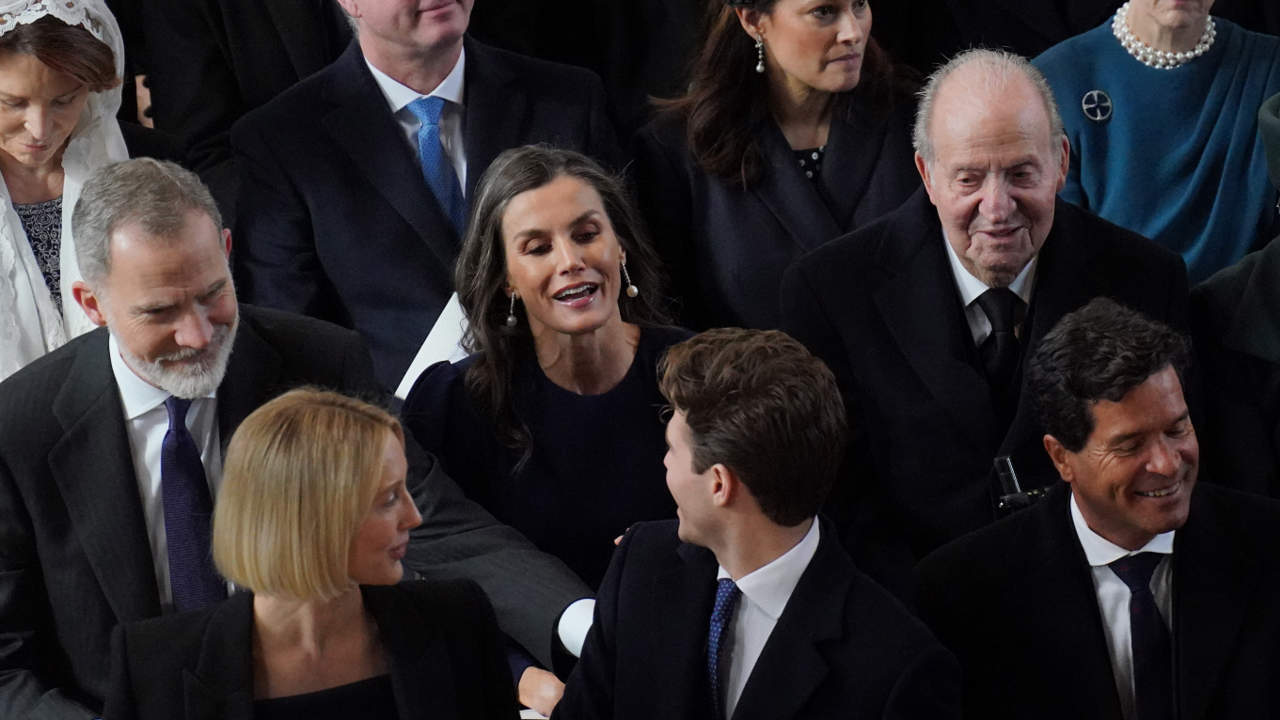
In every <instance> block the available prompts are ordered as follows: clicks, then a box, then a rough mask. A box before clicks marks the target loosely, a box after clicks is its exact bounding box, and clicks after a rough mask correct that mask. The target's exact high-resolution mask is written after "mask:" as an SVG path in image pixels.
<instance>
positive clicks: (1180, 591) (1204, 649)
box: [1173, 493, 1259, 720]
mask: <svg viewBox="0 0 1280 720" xmlns="http://www.w3.org/2000/svg"><path fill="white" fill-rule="evenodd" d="M1196 495H1197V497H1193V498H1192V501H1191V502H1192V507H1191V512H1190V514H1189V516H1188V518H1189V519H1188V520H1187V523H1186V525H1184V526H1183V527H1182V529H1181V530H1178V534H1177V536H1176V538H1175V540H1174V553H1173V628H1174V631H1173V639H1174V643H1173V659H1174V678H1175V679H1174V683H1175V688H1176V691H1177V693H1178V698H1179V701H1180V702H1179V703H1178V706H1179V710H1180V711H1181V714H1180V715H1179V717H1180V718H1182V720H1202V719H1203V720H1208V717H1207V715H1206V712H1207V710H1208V706H1209V702H1210V700H1211V699H1212V698H1213V697H1214V696H1215V695H1216V694H1217V693H1218V687H1219V685H1220V684H1221V681H1222V674H1223V669H1224V667H1225V666H1226V664H1227V661H1228V660H1230V659H1231V653H1232V651H1233V650H1234V649H1235V647H1236V646H1237V637H1238V636H1239V635H1240V632H1241V630H1242V623H1243V621H1244V617H1245V615H1246V614H1247V613H1246V612H1245V610H1246V608H1248V607H1249V605H1250V598H1251V597H1252V590H1253V586H1254V585H1255V584H1256V583H1257V580H1258V577H1259V568H1258V567H1257V558H1258V556H1256V555H1253V554H1251V553H1248V552H1227V551H1224V550H1225V549H1227V548H1238V547H1241V543H1240V541H1233V540H1230V539H1225V537H1224V536H1226V535H1227V533H1229V532H1230V530H1229V528H1230V527H1231V522H1232V520H1231V519H1230V518H1222V517H1218V516H1217V514H1216V513H1213V511H1212V508H1211V507H1210V506H1209V505H1208V504H1207V503H1204V502H1202V501H1201V497H1202V494H1201V493H1197V494H1196Z"/></svg>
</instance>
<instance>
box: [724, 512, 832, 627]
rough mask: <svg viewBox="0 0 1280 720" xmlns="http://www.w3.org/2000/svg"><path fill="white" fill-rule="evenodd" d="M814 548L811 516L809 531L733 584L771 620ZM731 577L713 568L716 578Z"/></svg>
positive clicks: (815, 531) (788, 596)
mask: <svg viewBox="0 0 1280 720" xmlns="http://www.w3.org/2000/svg"><path fill="white" fill-rule="evenodd" d="M817 551H818V520H817V518H814V519H813V521H812V522H811V524H810V526H809V532H807V533H805V534H804V537H803V538H801V539H800V542H798V543H796V544H795V546H793V547H792V548H791V549H790V550H788V551H786V552H785V553H783V554H781V555H779V556H778V557H777V558H775V559H774V560H773V561H771V562H769V563H768V564H766V565H763V566H761V567H759V568H756V569H755V570H752V571H751V572H749V573H747V574H746V575H743V576H742V577H741V578H740V579H739V580H737V581H735V583H734V584H736V585H737V586H738V589H739V590H741V591H742V595H743V596H744V597H746V598H747V599H749V600H750V601H751V602H753V603H755V604H756V605H758V606H759V607H760V609H762V610H764V611H765V613H766V614H768V615H769V617H770V618H772V619H773V620H774V621H775V622H776V621H777V620H778V618H779V617H781V616H782V611H783V610H785V609H786V607H787V601H788V600H790V599H791V593H792V592H793V591H794V590H795V589H796V585H797V584H798V583H799V582H800V576H801V575H803V574H804V570H805V568H807V567H809V561H810V560H812V559H813V554H814V553H815V552H817ZM729 577H732V576H731V575H729V571H728V570H725V569H724V568H723V567H721V568H719V570H718V571H717V572H716V579H717V580H720V579H722V578H729Z"/></svg>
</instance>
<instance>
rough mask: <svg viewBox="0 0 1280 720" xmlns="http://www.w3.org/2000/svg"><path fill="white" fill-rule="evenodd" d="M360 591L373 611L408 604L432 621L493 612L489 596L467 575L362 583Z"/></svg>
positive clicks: (476, 617)
mask: <svg viewBox="0 0 1280 720" xmlns="http://www.w3.org/2000/svg"><path fill="white" fill-rule="evenodd" d="M363 591H364V596H365V600H366V602H368V603H369V605H370V608H371V610H373V611H374V612H375V613H378V612H381V613H387V612H390V613H393V614H397V615H398V614H401V613H400V612H398V611H396V610H389V608H395V607H397V606H400V607H402V608H404V607H406V606H411V607H413V608H414V609H415V611H416V612H417V613H418V614H420V615H421V616H422V617H423V618H425V619H428V620H431V621H433V623H435V622H438V621H440V620H442V619H449V620H462V621H466V623H471V622H475V621H482V618H484V617H486V616H487V617H492V616H493V610H492V606H491V605H490V603H489V598H488V596H487V595H485V594H484V590H482V589H481V588H480V586H479V585H478V584H477V583H476V582H475V581H474V580H471V579H468V578H453V579H448V580H405V581H403V582H400V583H398V584H396V585H370V586H365V587H364V588H363ZM445 626H447V624H446V625H445Z"/></svg>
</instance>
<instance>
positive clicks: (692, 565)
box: [552, 520, 959, 720]
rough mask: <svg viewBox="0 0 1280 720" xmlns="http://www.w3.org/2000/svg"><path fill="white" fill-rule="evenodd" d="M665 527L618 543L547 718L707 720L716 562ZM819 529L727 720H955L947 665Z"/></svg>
mask: <svg viewBox="0 0 1280 720" xmlns="http://www.w3.org/2000/svg"><path fill="white" fill-rule="evenodd" d="M677 526H678V521H675V520H667V521H661V522H650V523H638V524H637V525H635V526H633V527H632V528H631V529H630V530H629V531H628V532H627V534H626V536H625V537H624V538H623V541H622V544H621V545H619V547H618V549H617V552H616V554H615V555H614V558H613V562H612V563H611V564H610V566H609V571H608V573H607V574H606V575H605V578H604V582H603V583H601V586H600V594H599V598H598V599H597V601H596V613H595V624H594V625H593V626H592V628H591V632H590V633H588V635H587V642H586V645H585V646H584V648H583V651H582V658H581V660H579V662H578V665H577V667H576V668H574V671H573V675H572V676H570V678H569V682H568V684H567V686H566V688H565V693H564V697H563V698H562V699H561V700H560V704H559V705H557V706H556V711H555V714H554V715H553V716H552V717H553V718H554V719H556V720H581V719H584V718H592V719H595V718H602V719H603V718H617V719H618V720H627V719H629V718H636V719H640V718H644V719H645V720H648V719H649V718H667V719H669V720H681V719H683V718H689V719H690V720H692V719H693V718H707V717H710V716H711V695H710V692H709V690H708V684H707V672H706V667H707V665H706V657H707V656H706V646H707V631H708V626H709V621H710V618H711V607H712V604H713V603H714V601H715V594H716V568H717V563H716V558H715V556H714V555H713V554H712V553H711V551H709V550H707V549H706V548H702V547H698V546H695V545H689V544H687V543H682V542H680V540H679V538H678V537H677V536H676V528H677ZM821 530H822V532H821V535H820V537H819V541H818V550H817V552H816V553H815V554H814V556H813V559H812V560H811V561H810V562H809V567H807V568H806V569H805V571H804V574H803V575H801V577H800V582H799V584H797V585H796V588H795V590H794V591H793V592H792V594H791V599H790V600H789V601H788V602H787V605H786V609H785V610H784V611H783V613H782V616H781V617H779V618H778V624H777V625H776V626H775V627H774V630H773V634H772V635H770V636H769V640H768V641H767V643H766V644H765V647H764V650H763V651H762V652H761V654H760V658H759V659H758V660H757V661H756V665H755V668H754V669H753V670H752V672H751V676H750V679H749V680H748V681H747V685H746V687H745V688H744V689H743V691H742V695H741V697H740V699H739V700H738V705H737V707H736V709H735V710H734V713H733V717H732V718H731V719H730V720H766V719H767V720H786V719H787V718H826V717H832V718H834V717H841V718H849V717H857V718H863V717H867V718H902V719H903V720H905V719H906V718H920V719H921V720H924V719H926V718H928V719H931V720H932V719H941V718H956V717H959V707H958V706H959V677H958V672H957V668H956V663H955V659H954V658H953V657H952V656H951V655H950V654H949V653H948V652H947V651H946V650H944V649H943V648H942V647H940V646H939V645H938V643H937V641H936V640H934V638H933V636H932V635H930V634H929V632H928V631H927V630H926V629H925V628H924V627H923V626H922V625H921V624H920V621H918V620H916V619H915V618H914V617H912V616H911V615H910V614H908V613H907V611H906V609H905V608H903V607H902V606H901V605H900V604H898V602H897V601H896V600H894V599H893V598H892V597H890V596H889V594H888V593H887V592H885V591H884V589H882V588H881V587H880V586H878V585H876V584H875V583H874V582H872V581H871V580H870V579H868V578H867V577H866V576H865V575H863V574H862V573H860V572H858V570H857V569H855V568H854V567H853V563H852V562H851V561H850V560H849V556H848V555H846V554H845V552H844V550H843V549H842V548H841V547H840V543H839V542H838V540H837V538H836V537H835V535H834V533H833V532H832V530H831V526H830V525H829V524H824V525H823V526H822V529H821Z"/></svg>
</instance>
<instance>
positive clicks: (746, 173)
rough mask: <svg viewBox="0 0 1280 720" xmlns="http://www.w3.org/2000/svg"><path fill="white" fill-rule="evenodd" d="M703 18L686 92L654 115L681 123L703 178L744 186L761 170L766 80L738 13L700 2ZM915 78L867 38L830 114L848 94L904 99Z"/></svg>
mask: <svg viewBox="0 0 1280 720" xmlns="http://www.w3.org/2000/svg"><path fill="white" fill-rule="evenodd" d="M704 2H706V3H707V15H706V17H705V19H704V22H703V27H704V28H705V31H704V33H703V40H702V46H701V49H700V50H699V51H698V54H697V55H696V56H695V58H694V60H693V64H692V67H691V68H690V71H689V86H688V87H689V89H688V91H687V92H686V93H685V94H684V95H683V96H681V97H678V98H674V99H669V100H658V101H657V106H658V110H659V112H660V113H670V114H675V115H677V116H678V117H680V118H681V119H682V120H683V121H684V125H685V135H686V137H685V141H686V143H687V144H688V146H689V151H690V152H691V153H692V154H693V158H694V160H695V161H696V162H697V163H698V167H700V168H702V170H703V171H704V172H706V173H707V174H708V175H713V176H716V177H719V178H722V179H724V180H728V181H733V180H738V181H740V182H741V183H742V186H743V187H744V188H746V187H750V186H751V185H753V184H755V183H756V182H757V181H758V180H759V179H760V176H761V174H762V173H763V172H764V154H763V153H762V152H761V150H760V141H759V139H758V138H757V135H758V129H757V128H758V127H759V126H760V125H761V123H763V122H772V118H771V117H770V115H769V84H768V83H769V80H768V76H767V75H762V74H759V73H756V72H754V71H753V70H752V68H754V67H755V64H756V50H755V41H754V40H752V39H751V36H749V35H747V34H746V33H745V32H743V31H742V26H741V24H740V23H739V22H738V16H737V13H735V12H734V9H733V7H731V6H729V5H727V4H725V2H724V0H704ZM776 3H777V0H755V2H754V3H751V4H750V7H753V8H754V9H756V10H759V11H760V12H763V13H769V12H771V11H772V10H773V6H774V5H775V4H776ZM916 84H918V80H917V79H915V78H913V77H912V76H911V75H910V74H909V73H905V72H902V71H899V70H898V69H896V68H895V67H894V65H893V63H892V61H891V60H890V59H889V56H888V55H887V54H886V53H885V52H884V50H882V49H881V48H880V45H879V44H878V43H876V41H875V39H874V38H868V39H867V46H866V50H865V52H864V56H863V60H862V77H861V79H860V80H859V81H858V86H857V87H856V88H854V89H853V90H850V91H849V92H846V93H841V94H840V96H839V97H837V98H836V102H835V106H834V107H833V109H832V116H833V117H836V116H837V114H838V113H848V112H850V111H851V108H850V103H849V99H850V97H851V96H853V95H854V94H858V95H860V96H862V97H864V98H866V99H867V100H868V101H869V105H870V106H871V107H872V108H875V109H879V110H882V111H885V112H887V111H888V110H890V109H892V107H893V106H894V105H895V104H896V103H897V102H900V101H901V100H902V99H903V98H909V96H910V94H911V92H913V91H914V90H915V85H916Z"/></svg>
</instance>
